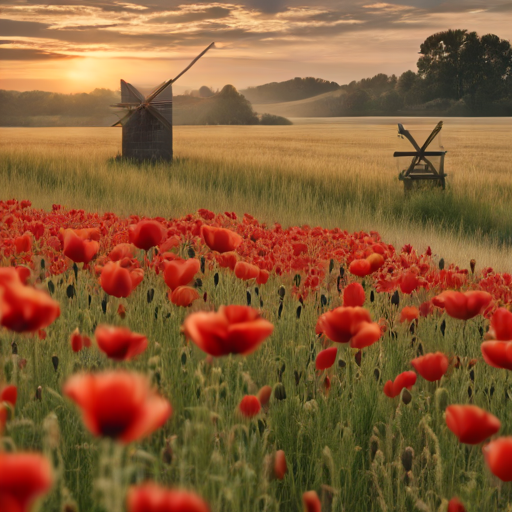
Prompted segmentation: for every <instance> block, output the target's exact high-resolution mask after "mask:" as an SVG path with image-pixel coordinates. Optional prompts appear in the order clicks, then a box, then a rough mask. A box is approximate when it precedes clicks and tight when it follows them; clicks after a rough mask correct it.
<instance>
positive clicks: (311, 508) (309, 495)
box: [302, 260, 332, 512]
mask: <svg viewBox="0 0 512 512" xmlns="http://www.w3.org/2000/svg"><path fill="white" fill-rule="evenodd" d="M331 261H332V260H331ZM302 503H303V504H304V512H321V510H322V504H321V503H320V499H319V498H318V494H317V493H316V491H307V492H305V493H304V494H303V495H302Z"/></svg>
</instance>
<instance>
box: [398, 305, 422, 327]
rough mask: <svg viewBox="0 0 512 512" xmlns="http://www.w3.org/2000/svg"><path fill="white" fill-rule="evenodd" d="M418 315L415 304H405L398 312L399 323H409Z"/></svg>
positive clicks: (418, 311)
mask: <svg viewBox="0 0 512 512" xmlns="http://www.w3.org/2000/svg"><path fill="white" fill-rule="evenodd" d="M419 316H420V310H419V309H418V308H417V307H416V306H405V307H404V308H403V309H402V311H401V312H400V323H403V322H408V323H411V322H412V321H413V320H417V319H418V318H419Z"/></svg>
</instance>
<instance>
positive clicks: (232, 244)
mask: <svg viewBox="0 0 512 512" xmlns="http://www.w3.org/2000/svg"><path fill="white" fill-rule="evenodd" d="M201 235H202V237H203V238H204V242H205V244H206V245H207V246H208V247H209V248H210V249H211V250H212V251H217V252H229V251H234V250H235V249H236V248H237V247H238V246H239V245H240V244H241V243H242V242H243V238H242V237H241V236H240V235H239V234H238V233H235V232H234V231H231V230H230V229H225V228H216V227H213V226H207V225H203V226H201Z"/></svg>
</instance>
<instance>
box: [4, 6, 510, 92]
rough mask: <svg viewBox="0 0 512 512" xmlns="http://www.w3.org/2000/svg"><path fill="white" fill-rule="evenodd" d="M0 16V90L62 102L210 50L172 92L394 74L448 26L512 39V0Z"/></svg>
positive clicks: (154, 79)
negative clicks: (56, 96)
mask: <svg viewBox="0 0 512 512" xmlns="http://www.w3.org/2000/svg"><path fill="white" fill-rule="evenodd" d="M0 18H2V19H0V89H12V90H20V91H23V90H34V89H39V90H44V91H56V92H64V93H71V92H89V91H91V90H93V89H94V88H96V87H106V88H109V89H118V88H119V79H120V78H123V79H125V80H127V81H129V82H131V83H133V84H134V85H138V86H142V87H146V88H151V87H152V86H155V85H157V84H158V83H160V82H162V81H163V80H166V79H168V78H172V77H174V76H175V75H177V74H178V73H179V72H180V71H181V70H182V68H184V67H185V66H186V65H187V64H188V62H189V61H190V60H191V59H193V58H194V57H195V56H196V55H197V54H198V53H199V52H200V51H201V50H202V49H203V48H204V47H206V46H207V45H208V44H209V43H210V42H212V41H215V42H216V47H215V48H214V49H212V50H210V52H208V53H207V54H206V56H205V57H203V59H202V60H201V61H199V63H197V64H196V66H195V67H194V68H192V70H190V71H189V72H188V73H187V74H186V75H184V76H183V77H181V78H180V79H179V81H178V82H177V83H176V86H175V91H176V92H178V93H179V92H183V91H184V90H187V89H197V88H199V87H200V86H201V85H208V86H212V87H214V88H220V87H222V86H223V85H225V84H227V83H231V84H233V85H234V86H235V87H237V88H238V89H241V88H244V87H247V86H251V85H260V84H263V83H267V82H274V81H282V80H288V79H290V78H294V77H297V76H299V77H306V76H313V77H318V78H323V79H326V80H332V81H335V82H338V83H340V84H343V83H348V82H350V81H352V80H359V79H361V78H365V77H369V76H373V75H375V74H377V73H387V74H391V73H395V74H397V75H399V74H400V73H402V72H403V71H406V70H408V69H412V70H416V61H417V59H418V51H419V46H420V44H421V43H422V42H423V41H424V40H425V38H426V37H428V36H429V35H431V34H433V33H435V32H439V31H443V30H447V29H449V28H461V29H468V30H470V31H476V32H478V34H480V35H483V34H486V33H494V34H497V35H498V36H500V37H501V38H503V39H507V40H511V38H512V2H511V1H510V0H487V1H484V0H446V1H442V0H395V1H394V2H393V3H384V2H378V1H377V2H375V1H373V0H366V1H365V0H337V1H334V0H308V1H307V2H304V1H303V0H238V1H234V2H232V3H221V2H187V1H183V0H149V1H146V0H144V1H142V0H141V1H137V0H133V3H131V2H128V1H123V0H119V1H112V2H108V1H101V0H60V1H59V0H58V1H55V2H52V3H51V4H42V3H39V2H37V0H19V1H12V0H11V1H8V2H6V1H5V0H0Z"/></svg>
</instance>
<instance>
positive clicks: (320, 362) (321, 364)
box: [315, 347, 338, 370]
mask: <svg viewBox="0 0 512 512" xmlns="http://www.w3.org/2000/svg"><path fill="white" fill-rule="evenodd" d="M337 354H338V349H337V348H336V347H331V348H326V349H325V350H322V351H321V352H319V353H318V355H317V356H316V359H315V368H316V369H317V370H326V369H327V368H330V367H331V366H332V365H333V364H334V361H336V355H337Z"/></svg>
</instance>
